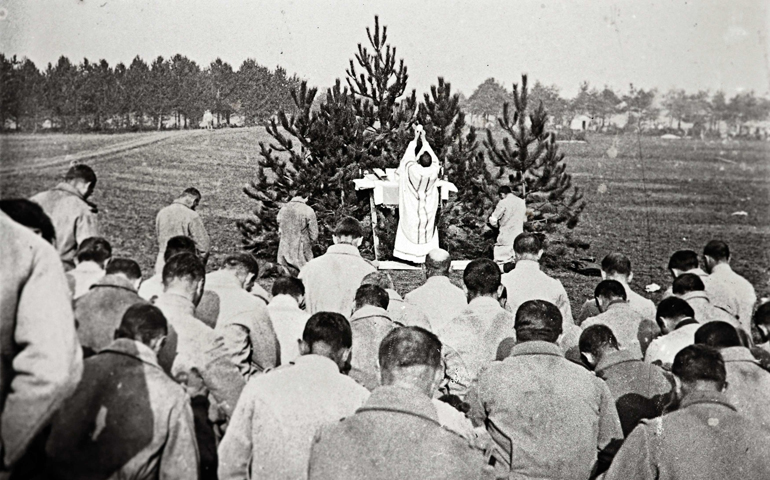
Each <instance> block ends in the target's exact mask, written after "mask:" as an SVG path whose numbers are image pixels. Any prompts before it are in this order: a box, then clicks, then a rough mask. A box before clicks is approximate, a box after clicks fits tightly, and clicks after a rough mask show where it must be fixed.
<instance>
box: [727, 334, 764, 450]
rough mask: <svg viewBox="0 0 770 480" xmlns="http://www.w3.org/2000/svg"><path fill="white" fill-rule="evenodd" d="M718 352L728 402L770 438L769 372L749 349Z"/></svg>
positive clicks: (739, 348)
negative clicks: (721, 362)
mask: <svg viewBox="0 0 770 480" xmlns="http://www.w3.org/2000/svg"><path fill="white" fill-rule="evenodd" d="M719 353H721V354H722V358H723V359H724V361H725V370H726V371H727V391H726V392H725V396H726V397H727V400H728V401H729V402H730V404H732V405H733V406H734V407H735V408H736V409H737V410H738V413H740V414H742V415H744V416H746V417H747V418H750V419H751V420H752V422H753V423H754V424H756V425H758V426H760V427H761V428H762V429H763V430H764V431H765V432H767V435H768V436H770V372H768V371H767V370H765V369H764V368H762V366H761V365H760V363H759V362H758V361H757V360H756V359H755V358H754V356H753V355H752V354H751V351H750V350H749V349H748V348H745V347H729V348H723V349H721V350H720V352H719ZM768 453H770V452H768Z"/></svg>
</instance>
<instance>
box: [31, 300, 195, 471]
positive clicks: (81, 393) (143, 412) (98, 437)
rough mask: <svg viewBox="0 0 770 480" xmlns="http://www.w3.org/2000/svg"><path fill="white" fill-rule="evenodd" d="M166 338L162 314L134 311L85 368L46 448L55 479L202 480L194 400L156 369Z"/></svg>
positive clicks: (147, 307)
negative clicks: (192, 401) (194, 418)
mask: <svg viewBox="0 0 770 480" xmlns="http://www.w3.org/2000/svg"><path fill="white" fill-rule="evenodd" d="M167 333H168V324H167V323H166V319H165V317H164V316H163V314H162V313H161V311H160V310H159V309H158V308H156V307H154V306H152V305H149V304H146V303H140V304H137V305H134V306H132V307H131V308H129V309H128V310H127V311H126V313H125V315H124V316H123V318H122V319H121V323H120V324H119V326H118V328H117V330H116V331H115V332H114V335H115V340H114V341H113V342H111V343H110V344H109V345H108V346H107V347H106V348H105V349H104V350H102V351H101V352H99V353H98V354H97V355H95V356H93V357H91V358H89V359H87V360H86V361H85V369H84V371H83V379H82V380H81V382H80V384H79V385H78V387H77V389H76V391H75V394H74V395H72V396H71V397H70V398H69V399H68V400H67V401H66V402H65V403H64V405H63V407H62V408H61V409H60V410H59V412H58V414H57V415H56V417H55V419H54V421H53V426H52V429H51V435H50V436H49V438H48V441H47V444H46V453H47V454H48V462H49V464H48V466H49V468H50V470H51V471H50V473H51V474H52V476H51V477H50V478H55V479H74V478H78V479H84V478H148V479H149V478H158V479H160V478H163V479H169V480H170V479H179V480H182V479H188V478H198V446H197V445H196V441H195V426H194V420H193V413H192V409H191V408H190V398H189V397H188V396H187V394H186V393H185V390H184V387H182V386H180V385H179V384H177V383H176V382H174V381H173V380H172V379H171V378H169V377H168V375H166V373H165V372H164V371H163V370H162V369H161V367H160V366H159V364H158V356H157V355H158V352H159V351H160V350H161V347H162V346H163V342H164V341H165V339H166V335H167Z"/></svg>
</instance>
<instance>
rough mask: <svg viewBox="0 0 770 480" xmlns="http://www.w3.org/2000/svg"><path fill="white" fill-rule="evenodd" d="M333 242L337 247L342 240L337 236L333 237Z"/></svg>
mask: <svg viewBox="0 0 770 480" xmlns="http://www.w3.org/2000/svg"><path fill="white" fill-rule="evenodd" d="M332 241H333V242H334V244H335V245H337V244H338V243H340V239H339V237H338V236H337V235H332Z"/></svg>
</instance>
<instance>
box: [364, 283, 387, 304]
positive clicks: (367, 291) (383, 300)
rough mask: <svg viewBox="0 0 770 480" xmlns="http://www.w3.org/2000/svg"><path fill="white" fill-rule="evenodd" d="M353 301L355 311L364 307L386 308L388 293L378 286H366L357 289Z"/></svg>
mask: <svg viewBox="0 0 770 480" xmlns="http://www.w3.org/2000/svg"><path fill="white" fill-rule="evenodd" d="M355 300H356V308H357V309H358V308H361V307H363V306H364V305H372V306H374V307H380V308H388V305H389V304H390V295H388V292H386V291H385V289H383V288H382V287H380V286H378V285H372V284H366V285H361V286H360V287H358V290H356V298H355Z"/></svg>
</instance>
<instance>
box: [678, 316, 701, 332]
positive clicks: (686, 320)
mask: <svg viewBox="0 0 770 480" xmlns="http://www.w3.org/2000/svg"><path fill="white" fill-rule="evenodd" d="M697 323H698V321H697V320H695V319H694V318H692V317H687V318H683V319H682V320H680V321H679V323H677V324H676V327H674V330H679V329H680V328H682V327H686V326H687V325H694V324H697Z"/></svg>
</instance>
